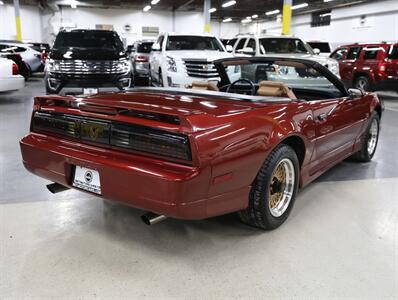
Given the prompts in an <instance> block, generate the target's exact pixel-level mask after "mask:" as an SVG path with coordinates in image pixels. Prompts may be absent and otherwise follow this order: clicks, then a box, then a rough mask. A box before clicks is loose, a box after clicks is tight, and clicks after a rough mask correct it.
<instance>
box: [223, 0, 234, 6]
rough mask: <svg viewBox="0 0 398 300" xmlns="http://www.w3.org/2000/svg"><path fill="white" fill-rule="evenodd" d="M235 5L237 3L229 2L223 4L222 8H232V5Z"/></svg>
mask: <svg viewBox="0 0 398 300" xmlns="http://www.w3.org/2000/svg"><path fill="white" fill-rule="evenodd" d="M235 4H236V1H228V2H225V3H223V4H222V5H221V6H222V7H229V6H232V5H235Z"/></svg>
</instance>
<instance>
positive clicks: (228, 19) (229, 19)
mask: <svg viewBox="0 0 398 300" xmlns="http://www.w3.org/2000/svg"><path fill="white" fill-rule="evenodd" d="M222 21H223V23H228V22H231V21H232V19H231V18H226V19H224V20H222Z"/></svg>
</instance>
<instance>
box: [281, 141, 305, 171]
mask: <svg viewBox="0 0 398 300" xmlns="http://www.w3.org/2000/svg"><path fill="white" fill-rule="evenodd" d="M279 144H285V145H288V146H290V147H292V149H293V150H294V152H296V155H297V158H298V160H299V163H300V168H301V166H302V165H303V162H304V159H305V152H306V147H305V143H304V140H303V139H302V138H301V137H299V136H298V135H291V136H288V137H287V138H285V139H283V140H282V141H281V142H280V143H279Z"/></svg>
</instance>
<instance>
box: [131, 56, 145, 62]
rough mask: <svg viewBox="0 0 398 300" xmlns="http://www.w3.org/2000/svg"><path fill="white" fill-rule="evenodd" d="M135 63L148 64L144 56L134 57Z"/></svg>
mask: <svg viewBox="0 0 398 300" xmlns="http://www.w3.org/2000/svg"><path fill="white" fill-rule="evenodd" d="M134 60H135V61H136V62H148V57H147V56H144V55H137V56H135V57H134Z"/></svg>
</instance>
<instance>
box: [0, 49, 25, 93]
mask: <svg viewBox="0 0 398 300" xmlns="http://www.w3.org/2000/svg"><path fill="white" fill-rule="evenodd" d="M24 86H25V79H24V78H23V77H22V76H21V75H18V67H17V65H16V64H15V63H14V62H13V61H12V60H9V59H6V58H2V57H0V92H6V91H13V90H19V89H21V88H23V87H24Z"/></svg>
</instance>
